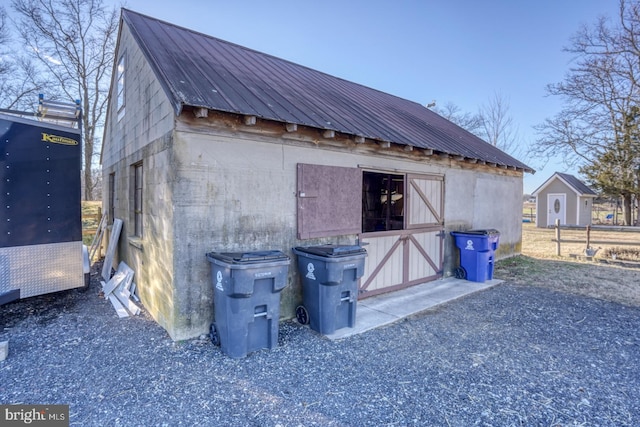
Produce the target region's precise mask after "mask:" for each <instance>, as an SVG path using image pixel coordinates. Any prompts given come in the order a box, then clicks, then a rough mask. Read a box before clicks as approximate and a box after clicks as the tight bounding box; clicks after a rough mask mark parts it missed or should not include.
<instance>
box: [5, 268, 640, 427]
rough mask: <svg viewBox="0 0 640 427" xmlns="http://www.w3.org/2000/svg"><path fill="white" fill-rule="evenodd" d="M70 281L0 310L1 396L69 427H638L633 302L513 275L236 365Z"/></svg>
mask: <svg viewBox="0 0 640 427" xmlns="http://www.w3.org/2000/svg"><path fill="white" fill-rule="evenodd" d="M98 287H99V285H98V284H97V281H96V280H95V277H94V280H93V281H92V284H91V287H90V289H89V290H88V291H86V292H80V291H76V290H74V291H68V292H64V293H60V294H56V295H46V296H41V297H36V298H30V299H27V300H24V301H19V302H17V303H12V304H8V305H6V306H3V307H0V331H2V332H0V341H2V340H9V342H10V343H9V346H10V353H9V357H8V358H7V360H5V361H4V362H0V403H29V404H69V405H70V421H71V425H77V426H163V425H166V426H195V425H203V426H261V427H262V426H283V427H284V426H385V425H388V426H412V425H416V426H425V425H434V426H472V425H480V426H492V425H493V426H521V425H524V426H531V425H535V426H538V425H544V426H556V425H557V426H573V425H579V426H583V425H587V426H637V425H640V373H639V369H638V368H639V367H640V308H638V307H633V306H625V305H621V304H618V303H614V302H608V301H604V300H599V299H594V298H589V297H585V296H580V295H571V294H568V293H560V292H557V291H554V290H551V289H547V288H543V287H532V286H525V285H522V284H516V283H515V282H514V281H508V280H507V281H506V282H505V283H504V284H502V285H499V286H497V287H494V288H492V289H490V290H487V291H483V292H480V293H477V294H474V295H471V296H468V297H465V298H463V299H460V300H457V301H454V302H452V303H448V304H445V305H442V306H440V307H438V308H436V309H433V310H428V311H425V312H423V313H421V314H420V315H417V316H414V317H412V318H409V319H406V320H404V321H401V322H399V323H396V324H394V325H391V326H388V327H384V328H380V329H377V330H374V331H369V332H367V333H364V334H362V335H358V336H355V337H351V338H348V339H345V340H342V341H337V342H334V341H329V340H327V339H325V338H323V337H322V336H320V335H317V334H316V333H314V332H313V331H311V330H310V329H309V328H308V327H302V326H300V325H298V324H297V323H295V322H283V323H281V325H280V343H279V344H280V345H279V346H278V347H277V348H276V349H273V350H271V351H267V350H263V351H259V352H256V353H252V354H251V355H249V356H248V357H247V358H245V359H240V360H234V359H231V358H229V357H227V356H225V355H224V354H222V353H221V352H220V350H219V348H217V347H214V346H213V345H212V344H211V343H210V342H208V340H202V341H200V340H193V341H188V342H182V343H174V342H172V341H171V340H170V339H169V337H168V335H167V334H166V333H165V332H164V330H163V329H162V328H160V327H159V326H158V325H156V324H155V323H154V322H153V320H152V319H150V318H149V317H148V316H147V315H146V314H145V313H144V312H143V314H142V315H141V316H138V317H132V318H127V319H118V318H117V316H116V314H115V312H114V310H113V308H112V307H111V305H110V304H109V302H107V301H105V300H104V299H102V298H100V297H99V296H98V290H99V289H98Z"/></svg>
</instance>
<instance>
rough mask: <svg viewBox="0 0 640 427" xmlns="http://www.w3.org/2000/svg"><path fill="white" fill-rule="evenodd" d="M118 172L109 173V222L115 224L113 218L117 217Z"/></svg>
mask: <svg viewBox="0 0 640 427" xmlns="http://www.w3.org/2000/svg"><path fill="white" fill-rule="evenodd" d="M115 204H116V173H115V172H112V173H110V174H109V216H108V218H107V219H108V221H109V224H113V220H114V219H115V218H116V206H115Z"/></svg>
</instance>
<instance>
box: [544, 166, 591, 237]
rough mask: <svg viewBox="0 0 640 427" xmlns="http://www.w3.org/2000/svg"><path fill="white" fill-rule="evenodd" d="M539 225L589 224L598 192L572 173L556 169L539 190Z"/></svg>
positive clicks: (582, 225)
mask: <svg viewBox="0 0 640 427" xmlns="http://www.w3.org/2000/svg"><path fill="white" fill-rule="evenodd" d="M533 195H534V196H535V197H536V227H548V226H551V225H554V224H555V222H556V219H559V220H560V225H576V226H581V227H586V226H587V225H590V224H591V217H592V209H593V199H595V198H596V197H597V194H596V193H595V192H594V191H593V190H592V189H591V188H589V187H588V186H587V185H586V184H585V183H584V182H582V181H580V180H579V179H578V178H576V177H575V176H573V175H569V174H566V173H560V172H556V173H554V174H553V175H552V176H551V177H550V178H549V179H547V180H546V181H545V182H544V183H543V184H542V185H541V186H540V187H539V188H538V189H537V190H536V191H534V192H533Z"/></svg>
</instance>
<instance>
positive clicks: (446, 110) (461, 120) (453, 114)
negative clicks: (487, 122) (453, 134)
mask: <svg viewBox="0 0 640 427" xmlns="http://www.w3.org/2000/svg"><path fill="white" fill-rule="evenodd" d="M433 111H434V112H435V113H437V114H439V115H441V116H442V117H444V118H445V119H447V120H449V121H450V122H453V123H455V124H457V125H458V126H460V127H461V128H463V129H465V130H468V131H469V132H471V133H473V134H476V135H478V133H479V131H480V129H481V127H482V118H481V117H480V116H479V115H478V114H471V113H469V112H466V113H465V112H463V111H462V110H461V109H460V107H458V106H457V105H455V104H454V103H453V102H447V103H446V104H445V105H444V107H437V106H434V108H433Z"/></svg>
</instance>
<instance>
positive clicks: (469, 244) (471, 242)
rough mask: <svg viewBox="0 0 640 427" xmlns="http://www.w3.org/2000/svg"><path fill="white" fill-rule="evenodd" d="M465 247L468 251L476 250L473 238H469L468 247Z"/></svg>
mask: <svg viewBox="0 0 640 427" xmlns="http://www.w3.org/2000/svg"><path fill="white" fill-rule="evenodd" d="M464 249H465V250H467V251H474V250H475V249H473V240H471V239H469V240H467V247H466V248H464Z"/></svg>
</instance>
